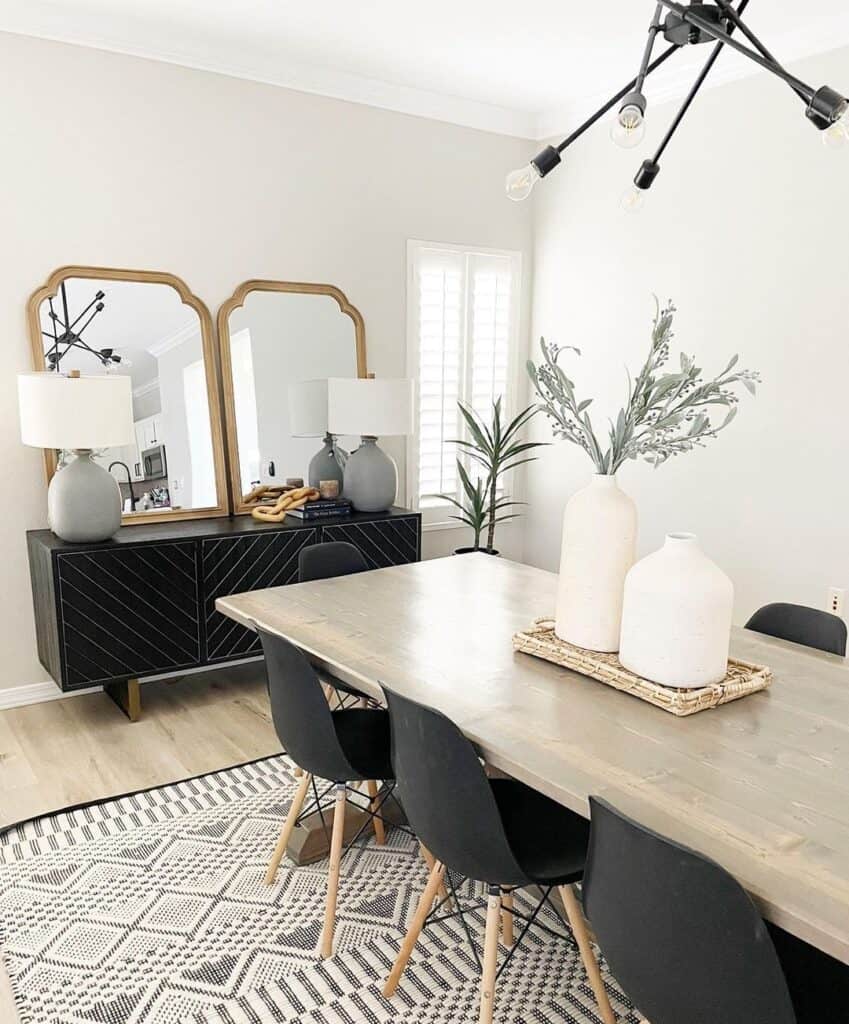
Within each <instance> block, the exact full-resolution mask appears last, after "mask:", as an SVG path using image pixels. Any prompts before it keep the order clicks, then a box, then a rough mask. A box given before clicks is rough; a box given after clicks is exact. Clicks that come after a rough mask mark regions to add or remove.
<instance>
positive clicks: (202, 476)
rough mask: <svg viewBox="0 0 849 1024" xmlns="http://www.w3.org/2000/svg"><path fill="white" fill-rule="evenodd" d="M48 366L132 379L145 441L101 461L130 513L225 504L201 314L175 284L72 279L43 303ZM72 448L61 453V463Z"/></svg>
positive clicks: (137, 424)
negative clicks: (219, 480)
mask: <svg viewBox="0 0 849 1024" xmlns="http://www.w3.org/2000/svg"><path fill="white" fill-rule="evenodd" d="M39 323H40V327H41V338H42V350H43V353H44V367H45V369H48V370H58V371H59V372H62V373H69V372H70V371H72V370H79V371H81V372H82V373H83V374H96V373H109V374H125V375H128V376H129V377H130V379H131V382H132V396H133V423H134V433H135V437H134V438H133V440H132V442H131V443H130V444H128V445H124V446H122V447H119V448H106V449H101V450H99V451H97V452H96V453H95V454H94V456H93V457H94V458H95V460H96V461H97V462H98V463H100V464H101V465H102V466H104V467H105V468H106V469H108V470H109V472H110V473H112V475H113V476H114V477H115V479H116V480H117V481H118V484H119V487H120V489H121V498H122V502H123V510H124V513H125V515H128V516H133V515H140V514H145V515H147V514H150V513H155V512H169V511H177V510H191V509H201V508H211V507H213V506H215V505H217V503H218V497H217V487H216V476H215V456H214V448H213V438H212V426H211V421H210V409H209V396H208V391H207V378H206V365H205V360H204V341H203V331H202V324H201V319H200V316H199V315H198V313H197V311H196V310H195V309H193V308H192V307H191V306H189V305H186V304H184V303H183V301H182V299H181V298H180V295H179V294H178V292H177V291H176V290H175V289H174V288H172V287H171V286H170V285H167V284H158V283H155V282H147V281H124V280H105V279H104V280H97V279H91V278H74V277H70V278H67V279H65V280H64V281H62V283H61V284H60V285H59V288H58V290H57V293H56V294H55V295H54V296H51V297H49V298H47V299H45V300H44V301H43V302H42V303H41V306H40V308H39ZM68 455H69V453H67V454H66V453H64V452H58V453H57V457H58V463H59V466H60V467H61V465H62V464H63V462H64V461H65V459H66V458H67V457H68Z"/></svg>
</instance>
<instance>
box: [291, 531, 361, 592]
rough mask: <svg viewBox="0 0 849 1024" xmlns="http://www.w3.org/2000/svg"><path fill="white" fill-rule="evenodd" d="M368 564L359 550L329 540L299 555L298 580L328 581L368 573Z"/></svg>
mask: <svg viewBox="0 0 849 1024" xmlns="http://www.w3.org/2000/svg"><path fill="white" fill-rule="evenodd" d="M367 570H368V563H367V562H366V560H365V558H364V557H363V554H362V552H361V551H360V549H359V548H356V547H354V545H353V544H349V543H348V542H347V541H344V540H329V541H325V543H324V544H310V545H309V546H308V547H305V548H301V553H300V554H299V555H298V580H299V581H300V582H301V583H309V582H310V581H311V580H326V579H329V578H330V577H331V576H350V575H351V574H352V573H355V572H366V571H367Z"/></svg>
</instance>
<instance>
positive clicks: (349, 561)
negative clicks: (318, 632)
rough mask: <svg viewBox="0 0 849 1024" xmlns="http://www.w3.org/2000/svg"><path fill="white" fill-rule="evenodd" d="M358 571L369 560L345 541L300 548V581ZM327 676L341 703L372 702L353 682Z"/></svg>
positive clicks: (325, 542)
mask: <svg viewBox="0 0 849 1024" xmlns="http://www.w3.org/2000/svg"><path fill="white" fill-rule="evenodd" d="M359 572H368V562H366V560H365V557H364V556H363V553H362V552H361V551H360V549H359V548H357V547H355V546H354V545H353V544H349V543H348V542H347V541H344V540H331V541H324V542H323V543H321V544H308V545H307V546H306V547H305V548H301V551H300V553H299V555H298V582H299V583H312V582H313V581H314V580H327V579H331V578H333V577H335V576H352V575H353V574H354V573H359ZM325 676H326V682H327V683H329V685H330V686H331V687H332V688H333V690H335V691H336V694H335V696H336V699H337V702H338V703H339V704H340V705H341V706H345V705H346V704H350V703H352V701H351V700H350V698H354V699H355V701H358V702H359V703H360V705H361V706H365V705H366V704H370V703H372V702H371V698H370V697H368V696H367V694H365V693H363V692H362V691H361V690H358V689H357V688H356V687H355V686H351V684H350V683H346V682H343V681H342V680H341V679H337V678H336V676H331V675H329V674H328V673H325Z"/></svg>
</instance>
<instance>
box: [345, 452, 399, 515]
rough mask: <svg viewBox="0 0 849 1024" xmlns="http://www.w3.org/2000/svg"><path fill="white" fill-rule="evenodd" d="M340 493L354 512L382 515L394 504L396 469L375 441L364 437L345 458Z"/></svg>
mask: <svg viewBox="0 0 849 1024" xmlns="http://www.w3.org/2000/svg"><path fill="white" fill-rule="evenodd" d="M342 490H343V492H344V494H345V497H346V498H348V500H349V501H350V502H351V504H352V505H353V506H354V509H355V511H357V512H385V511H386V510H387V509H388V508H391V507H392V505H394V504H395V495H396V494H397V493H398V467H397V466H396V465H395V462H394V461H393V460H392V459H391V458H390V457H389V456H388V455H387V454H386V452H385V451H383V449H382V448H379V447H378V445H377V438H376V437H363V439H362V444H361V445H360V447H359V448H358V449H357V450H356V451H355V452H351V454H350V455H349V456H348V460H347V462H346V463H345V478H344V481H343V486H342Z"/></svg>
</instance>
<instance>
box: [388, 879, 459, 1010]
mask: <svg viewBox="0 0 849 1024" xmlns="http://www.w3.org/2000/svg"><path fill="white" fill-rule="evenodd" d="M444 875H445V865H444V864H440V863H439V861H434V864H433V868H432V869H431V872H430V876H429V877H428V880H427V885H426V886H425V888H424V892H423V893H422V894H421V896H420V897H419V902H418V906H417V907H416V913H415V915H414V917H413V922H412V924H411V925H410V927H409V928H408V930H407V934H406V935H405V936H404V941H403V942H402V943H401V948H400V950H399V951H398V956H397V957H396V959H395V963H394V964H393V965H392V970H391V971H390V972H389V977H388V978H387V979H386V984H385V985H384V986H383V995H384V996H385V997H386V998H387V999H389V997H390V996H392V995H393V994H394V993H395V989H396V988H397V987H398V982H399V981H400V980H401V975H402V974H403V973H404V969H405V967H406V966H407V964H408V963H409V962H410V957H411V956H412V953H413V949H414V948H415V945H416V942H417V941H418V938H419V935H421V931H422V928H424V923H425V921H426V920H427V915H428V914H429V913H430V908H431V907H432V906H433V900H434V897H435V896H436V893H437V890H438V889H439V887H440V885H441V884H442V879H443V876H444Z"/></svg>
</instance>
